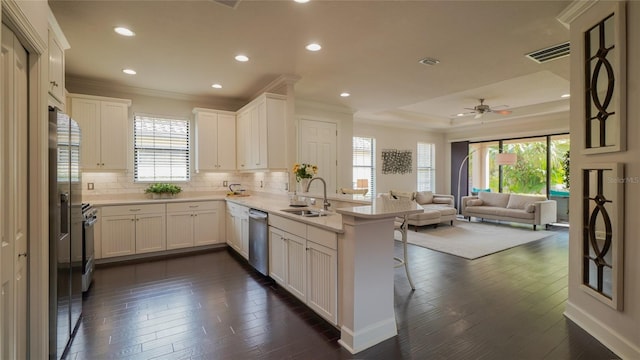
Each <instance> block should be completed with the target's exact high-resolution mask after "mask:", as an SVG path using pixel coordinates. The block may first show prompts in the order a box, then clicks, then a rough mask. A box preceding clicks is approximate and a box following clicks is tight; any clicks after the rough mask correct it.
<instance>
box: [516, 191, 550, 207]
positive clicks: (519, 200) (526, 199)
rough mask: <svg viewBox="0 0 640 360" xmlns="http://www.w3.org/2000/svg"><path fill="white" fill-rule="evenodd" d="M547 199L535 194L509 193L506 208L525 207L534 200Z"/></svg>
mask: <svg viewBox="0 0 640 360" xmlns="http://www.w3.org/2000/svg"><path fill="white" fill-rule="evenodd" d="M544 200H547V198H546V197H544V196H535V195H517V194H511V196H510V197H509V202H508V203H507V209H521V210H524V209H526V207H527V205H529V204H533V203H534V202H536V201H544Z"/></svg>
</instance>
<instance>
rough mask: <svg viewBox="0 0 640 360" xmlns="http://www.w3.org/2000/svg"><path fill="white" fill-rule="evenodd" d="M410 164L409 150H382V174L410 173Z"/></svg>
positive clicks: (410, 155) (410, 154)
mask: <svg viewBox="0 0 640 360" xmlns="http://www.w3.org/2000/svg"><path fill="white" fill-rule="evenodd" d="M412 165H413V163H412V152H411V150H397V149H386V150H382V173H383V174H410V173H411V169H412Z"/></svg>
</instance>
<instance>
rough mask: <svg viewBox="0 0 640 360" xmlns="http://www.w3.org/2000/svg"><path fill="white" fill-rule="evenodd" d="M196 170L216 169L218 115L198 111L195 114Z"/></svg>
mask: <svg viewBox="0 0 640 360" xmlns="http://www.w3.org/2000/svg"><path fill="white" fill-rule="evenodd" d="M196 117H197V119H196V141H197V144H198V145H197V158H198V161H197V164H196V169H197V170H207V171H211V170H218V144H217V141H216V139H217V138H218V115H217V114H215V113H208V112H198V113H197V115H196Z"/></svg>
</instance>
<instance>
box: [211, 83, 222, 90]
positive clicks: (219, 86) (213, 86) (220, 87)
mask: <svg viewBox="0 0 640 360" xmlns="http://www.w3.org/2000/svg"><path fill="white" fill-rule="evenodd" d="M211 87H212V88H214V89H222V85H220V84H213V85H211Z"/></svg>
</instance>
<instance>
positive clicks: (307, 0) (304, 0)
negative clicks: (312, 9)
mask: <svg viewBox="0 0 640 360" xmlns="http://www.w3.org/2000/svg"><path fill="white" fill-rule="evenodd" d="M293 1H295V2H297V3H298V4H304V3H308V2H309V0H293Z"/></svg>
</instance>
